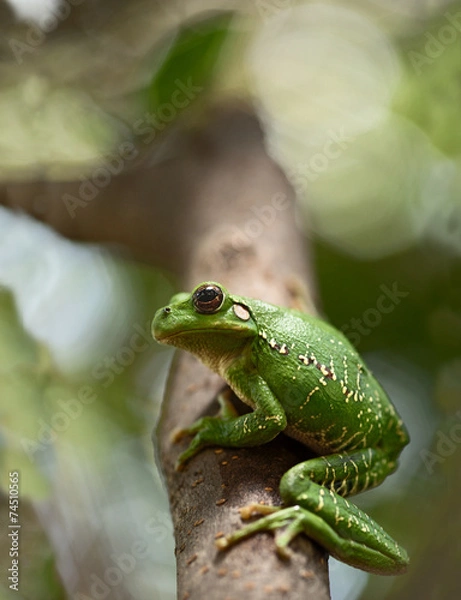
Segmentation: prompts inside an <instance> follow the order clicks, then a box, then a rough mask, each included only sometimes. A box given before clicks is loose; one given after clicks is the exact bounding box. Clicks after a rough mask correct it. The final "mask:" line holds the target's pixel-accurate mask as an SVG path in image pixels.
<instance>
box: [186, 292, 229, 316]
mask: <svg viewBox="0 0 461 600" xmlns="http://www.w3.org/2000/svg"><path fill="white" fill-rule="evenodd" d="M192 302H193V304H194V307H195V310H196V311H197V312H199V313H205V314H211V313H215V312H216V311H218V310H219V309H220V308H221V306H222V303H223V302H224V294H223V293H222V290H221V288H219V287H218V286H217V285H203V286H200V287H199V288H197V289H196V290H195V292H194V295H193V296H192Z"/></svg>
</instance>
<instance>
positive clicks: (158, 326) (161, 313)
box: [152, 306, 172, 341]
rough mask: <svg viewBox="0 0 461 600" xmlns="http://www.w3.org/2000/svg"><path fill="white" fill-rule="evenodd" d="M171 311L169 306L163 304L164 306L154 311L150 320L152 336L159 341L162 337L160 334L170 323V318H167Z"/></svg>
mask: <svg viewBox="0 0 461 600" xmlns="http://www.w3.org/2000/svg"><path fill="white" fill-rule="evenodd" d="M171 313H172V309H171V306H165V307H164V308H159V310H158V311H157V312H156V313H155V315H154V319H153V321H152V337H153V338H154V339H155V340H157V341H160V339H161V338H162V337H163V336H162V334H164V333H165V331H166V330H167V329H168V326H169V324H170V319H169V318H168V317H169V316H170V315H171Z"/></svg>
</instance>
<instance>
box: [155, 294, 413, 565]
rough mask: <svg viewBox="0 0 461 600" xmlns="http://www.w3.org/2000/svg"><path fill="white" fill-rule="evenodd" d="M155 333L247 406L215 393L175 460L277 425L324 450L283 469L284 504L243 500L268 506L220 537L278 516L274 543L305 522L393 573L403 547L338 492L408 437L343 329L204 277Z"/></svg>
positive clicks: (266, 525)
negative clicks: (237, 406)
mask: <svg viewBox="0 0 461 600" xmlns="http://www.w3.org/2000/svg"><path fill="white" fill-rule="evenodd" d="M221 292H222V297H221V296H220V295H219V294H220V293H221ZM153 335H154V337H155V339H156V340H158V341H159V342H162V343H165V344H171V345H173V346H177V347H178V348H182V349H185V350H187V351H189V352H191V353H193V354H195V355H196V356H198V358H200V359H201V360H202V361H203V362H204V363H205V364H206V365H208V366H209V367H210V368H211V369H213V370H214V371H216V372H217V373H219V375H221V376H222V377H223V379H225V380H226V381H227V383H228V384H229V386H230V387H231V388H232V389H233V390H234V392H235V393H236V394H237V396H238V397H239V398H241V399H242V400H243V401H244V402H245V403H246V404H248V405H249V406H250V407H252V408H253V412H251V413H249V414H245V415H242V416H238V415H237V414H236V413H235V411H234V410H233V409H232V408H231V407H230V406H228V405H227V404H222V410H221V412H220V414H219V415H218V416H217V417H204V418H202V419H200V420H199V421H197V422H196V423H194V424H193V425H192V426H190V427H189V428H188V429H187V430H183V432H182V433H184V432H185V433H189V434H194V438H193V440H192V442H191V444H190V446H189V448H188V449H187V450H186V451H185V452H184V453H183V454H182V455H181V456H180V457H179V460H178V466H182V465H183V464H184V463H185V462H186V461H187V460H189V459H190V458H191V457H192V456H194V454H196V453H197V452H198V451H199V450H200V449H201V448H203V447H204V446H209V445H221V446H232V447H243V446H256V445H260V444H264V443H266V442H268V441H269V440H271V439H273V438H274V437H275V436H276V435H278V434H279V433H280V432H281V431H283V432H284V433H286V434H288V435H289V436H291V437H293V438H295V439H297V440H299V441H301V442H303V443H304V444H305V445H306V446H308V447H309V448H311V449H312V450H313V451H315V452H316V453H318V454H319V455H320V456H319V457H318V458H314V459H311V460H307V461H306V462H303V463H300V464H298V465H296V466H294V467H293V468H291V469H290V470H289V471H287V473H285V475H284V476H283V477H282V480H281V483H280V494H281V497H282V500H283V503H284V506H283V507H267V506H266V507H264V506H260V505H256V506H251V507H247V508H246V509H242V516H246V517H249V516H250V515H251V514H253V513H255V512H257V513H262V514H265V515H266V516H264V517H263V518H261V519H259V520H257V521H255V522H253V523H251V524H249V525H247V526H246V527H244V528H243V529H241V530H239V531H237V532H235V533H233V534H231V535H229V536H227V537H225V538H221V539H220V540H218V546H219V547H221V548H224V547H227V546H229V545H230V544H232V543H234V542H236V541H238V540H239V539H241V538H243V537H245V536H248V535H250V534H252V533H253V532H256V531H261V530H264V529H276V530H277V529H279V528H281V527H285V530H284V532H283V533H282V534H280V535H278V536H277V538H276V544H277V548H278V550H279V551H280V552H281V553H283V552H285V550H286V547H287V545H288V544H289V542H290V541H291V539H293V537H294V536H296V535H297V534H298V533H301V532H305V533H306V534H307V535H308V536H310V537H311V538H313V539H315V540H316V541H317V542H319V543H320V544H322V545H323V546H324V547H325V548H326V549H327V550H328V551H329V552H330V553H331V554H332V555H333V556H335V557H336V558H338V559H340V560H342V561H344V562H346V563H348V564H350V565H352V566H355V567H358V568H361V569H364V570H366V571H372V572H375V573H380V574H392V575H394V574H397V573H401V572H403V571H405V570H406V566H407V564H408V557H407V554H406V552H405V550H404V549H403V548H401V547H400V546H399V545H398V544H397V542H395V541H394V540H393V539H392V538H391V537H390V536H389V535H388V534H387V533H386V532H385V531H384V530H383V529H382V528H381V527H380V526H379V525H378V524H377V523H375V521H373V520H372V519H371V518H370V517H369V516H368V515H367V514H365V513H364V512H363V511H361V510H359V509H358V508H357V507H356V506H355V505H354V504H352V503H350V502H348V501H347V500H346V499H344V496H348V495H351V494H356V493H358V492H361V491H363V490H366V489H367V488H372V487H374V486H377V485H379V484H380V483H381V482H382V481H383V480H384V479H385V478H386V477H387V476H388V475H389V474H390V473H392V472H393V471H394V470H395V469H396V467H397V459H398V456H399V454H400V452H401V451H402V448H403V447H404V446H405V445H406V444H407V443H408V441H409V437H408V434H407V431H406V429H405V426H404V425H403V423H402V420H401V419H400V417H399V416H398V414H397V413H396V411H395V409H394V407H393V405H392V404H391V402H390V400H389V399H388V397H387V395H386V393H385V392H384V390H383V389H382V387H381V386H380V385H379V383H378V382H377V381H376V379H375V378H374V377H373V375H372V374H371V372H370V371H369V370H368V368H367V367H366V366H365V364H364V363H363V361H362V359H361V358H360V356H359V354H358V353H357V352H356V350H355V349H354V348H353V347H352V346H351V344H350V343H349V341H348V340H347V339H346V338H345V337H344V336H343V335H342V334H341V333H340V332H339V331H337V330H336V329H335V328H333V327H332V326H330V325H328V324H327V323H325V322H324V321H322V320H321V319H319V318H316V317H313V316H311V315H307V314H303V313H300V312H297V311H294V310H289V309H286V308H280V307H277V306H273V305H270V304H267V303H265V302H261V301H259V300H254V299H250V298H245V297H238V296H232V295H231V294H229V292H228V291H227V290H226V289H225V288H223V287H222V286H221V285H220V284H218V283H213V282H208V283H204V284H201V285H200V286H198V287H197V288H195V290H194V291H193V292H192V294H178V295H176V296H174V297H173V298H172V299H171V302H170V304H169V305H168V306H167V307H165V308H163V309H160V310H159V311H157V313H156V315H155V318H154V321H153Z"/></svg>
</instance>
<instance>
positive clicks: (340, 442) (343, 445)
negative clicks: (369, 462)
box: [284, 425, 366, 456]
mask: <svg viewBox="0 0 461 600" xmlns="http://www.w3.org/2000/svg"><path fill="white" fill-rule="evenodd" d="M284 433H285V434H286V435H288V436H290V437H291V438H293V439H295V440H297V441H298V442H301V443H302V444H304V445H305V446H307V447H308V448H310V449H311V450H312V451H313V452H315V453H317V454H319V455H321V456H325V455H326V454H333V453H335V452H343V451H349V450H355V449H357V448H363V447H364V435H363V434H362V432H354V433H352V434H350V433H348V431H347V428H345V427H344V428H343V429H342V432H341V434H340V435H339V436H338V437H336V438H334V439H331V440H330V439H326V437H328V436H329V432H328V430H324V429H321V430H318V431H300V430H299V429H297V428H295V427H293V426H290V425H287V427H285V429H284ZM365 445H366V444H365Z"/></svg>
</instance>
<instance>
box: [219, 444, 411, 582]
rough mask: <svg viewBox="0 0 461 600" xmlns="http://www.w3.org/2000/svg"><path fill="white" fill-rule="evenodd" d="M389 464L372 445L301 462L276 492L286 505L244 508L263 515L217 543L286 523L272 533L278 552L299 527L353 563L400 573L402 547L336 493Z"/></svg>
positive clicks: (372, 481)
mask: <svg viewBox="0 0 461 600" xmlns="http://www.w3.org/2000/svg"><path fill="white" fill-rule="evenodd" d="M394 469H395V461H393V460H390V459H389V458H388V457H387V455H386V453H385V452H384V451H383V450H380V449H372V448H369V449H366V450H363V451H356V452H354V453H353V454H347V453H343V454H333V455H330V456H326V457H319V458H315V459H312V460H308V461H306V462H304V463H300V464H298V465H296V466H294V467H293V468H292V469H290V470H289V471H287V473H285V475H284V476H283V478H282V481H281V484H280V494H281V497H282V500H283V501H284V504H285V507H261V506H260V505H252V506H250V507H245V508H244V509H242V517H243V518H248V517H249V516H250V515H251V514H254V513H259V514H264V515H266V516H264V517H263V518H261V519H260V520H258V521H255V522H254V523H251V524H250V525H247V526H246V527H244V528H243V529H240V530H238V531H236V532H234V533H233V534H231V535H230V536H226V537H225V538H221V539H220V540H218V542H217V543H218V547H220V548H221V549H223V548H226V547H228V546H229V545H231V544H233V543H235V542H237V541H239V540H240V539H242V538H244V537H247V536H248V535H252V534H253V533H255V532H257V531H262V530H278V529H280V528H285V530H284V531H283V533H281V534H279V535H278V536H277V538H276V544H277V549H278V551H279V553H280V554H281V555H282V556H286V554H287V546H288V544H289V543H290V542H291V540H292V539H293V538H294V537H295V536H296V535H298V534H299V533H302V532H304V533H305V534H307V535H308V536H309V537H311V538H312V539H314V540H316V541H317V542H318V543H320V544H321V545H322V546H324V547H325V548H326V549H327V550H328V551H329V552H330V554H332V556H334V557H336V558H338V559H340V560H342V561H344V562H346V563H348V564H350V565H352V566H355V567H358V568H361V569H364V570H366V571H372V572H376V573H380V574H383V575H384V574H392V575H393V574H397V573H401V572H403V571H404V570H405V569H406V566H407V565H408V556H407V554H406V552H405V550H404V549H403V548H401V547H400V546H399V545H398V544H397V542H395V541H394V540H393V539H392V538H391V537H390V536H389V535H388V534H387V533H386V532H385V531H384V530H383V529H382V528H381V527H380V526H379V525H378V524H377V523H376V522H375V521H373V519H371V518H370V517H369V516H368V515H367V514H366V513H364V512H363V511H361V510H360V509H359V508H358V507H357V506H355V505H354V504H352V503H350V502H348V501H347V500H346V499H345V498H343V497H342V495H340V494H341V493H342V494H344V495H347V494H348V493H357V492H359V491H362V490H363V489H366V488H367V487H371V486H373V485H377V484H378V483H380V482H381V481H382V480H383V479H384V478H385V477H386V476H387V475H388V474H389V473H390V472H392V471H393V470H394ZM335 489H337V490H338V492H339V493H338V492H337V491H335ZM268 513H269V514H268Z"/></svg>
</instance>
